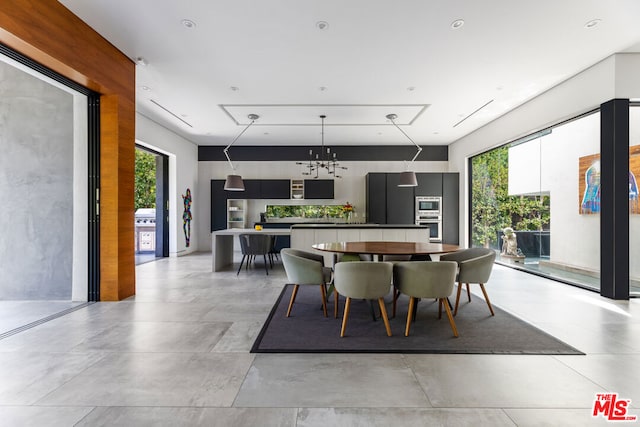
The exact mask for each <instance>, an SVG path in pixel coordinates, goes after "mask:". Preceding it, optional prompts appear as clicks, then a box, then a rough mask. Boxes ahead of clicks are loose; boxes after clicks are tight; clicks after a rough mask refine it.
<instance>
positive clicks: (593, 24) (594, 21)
mask: <svg viewBox="0 0 640 427" xmlns="http://www.w3.org/2000/svg"><path fill="white" fill-rule="evenodd" d="M601 22H602V19H592V20H591V21H589V22H587V23H586V24H584V26H585V27H586V28H593V27H597V26H598V25H599V24H600V23H601Z"/></svg>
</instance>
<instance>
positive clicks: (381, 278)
mask: <svg viewBox="0 0 640 427" xmlns="http://www.w3.org/2000/svg"><path fill="white" fill-rule="evenodd" d="M334 269H335V271H334V277H333V283H334V286H335V290H336V292H338V293H339V294H340V295H343V296H344V297H346V302H345V306H344V314H343V317H342V328H341V329H340V336H341V337H344V334H345V330H346V327H347V319H348V318H349V309H350V307H351V300H352V299H353V298H356V299H365V300H377V301H378V305H379V306H380V314H381V316H382V319H383V320H384V325H385V328H386V331H387V335H388V336H391V326H390V325H389V318H388V316H387V310H386V308H385V305H384V299H383V297H384V296H385V295H387V294H388V293H389V289H390V288H391V279H392V277H393V264H392V263H390V262H374V261H360V262H339V263H337V264H336V265H335V267H334Z"/></svg>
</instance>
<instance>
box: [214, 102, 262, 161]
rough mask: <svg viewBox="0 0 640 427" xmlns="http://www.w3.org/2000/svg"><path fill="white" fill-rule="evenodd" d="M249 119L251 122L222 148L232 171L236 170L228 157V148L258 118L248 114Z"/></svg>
mask: <svg viewBox="0 0 640 427" xmlns="http://www.w3.org/2000/svg"><path fill="white" fill-rule="evenodd" d="M248 117H249V119H251V123H249V124H248V125H247V126H246V127H245V128H244V129H243V130H242V132H240V133H239V134H238V136H236V137H235V138H234V140H233V141H231V143H230V144H229V145H227V146H226V148H225V149H224V150H222V151H223V152H224V155H225V156H226V157H227V160H228V161H229V165H231V170H232V171H234V172H235V171H236V168H235V166H233V163H231V158H230V157H229V148H231V146H232V145H233V144H234V143H235V142H236V141H237V140H238V139H239V138H240V137H241V136H242V134H243V133H245V132H246V131H247V129H249V128H250V127H251V125H252V124H253V123H254V122H255V121H256V120H257V119H258V118H259V116H258V115H257V114H249V116H248Z"/></svg>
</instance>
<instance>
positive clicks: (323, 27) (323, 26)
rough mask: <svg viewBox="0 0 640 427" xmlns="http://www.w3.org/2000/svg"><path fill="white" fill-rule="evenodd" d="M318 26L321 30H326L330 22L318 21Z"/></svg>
mask: <svg viewBox="0 0 640 427" xmlns="http://www.w3.org/2000/svg"><path fill="white" fill-rule="evenodd" d="M316 28H317V29H319V30H320V31H324V30H326V29H327V28H329V23H328V22H327V21H318V22H316Z"/></svg>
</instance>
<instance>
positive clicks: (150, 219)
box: [134, 145, 169, 265]
mask: <svg viewBox="0 0 640 427" xmlns="http://www.w3.org/2000/svg"><path fill="white" fill-rule="evenodd" d="M134 193H135V200H134V208H135V256H136V265H138V264H144V263H146V262H150V261H155V260H156V259H158V258H163V257H168V256H169V214H168V210H169V209H168V207H169V157H168V156H166V155H164V154H161V153H158V152H156V151H153V150H151V149H149V148H147V147H142V146H140V145H136V165H135V186H134Z"/></svg>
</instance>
